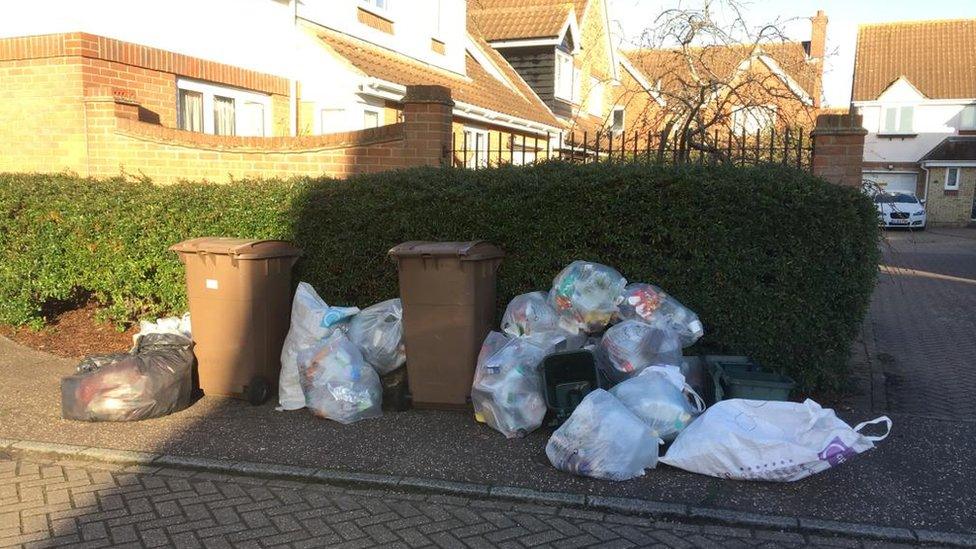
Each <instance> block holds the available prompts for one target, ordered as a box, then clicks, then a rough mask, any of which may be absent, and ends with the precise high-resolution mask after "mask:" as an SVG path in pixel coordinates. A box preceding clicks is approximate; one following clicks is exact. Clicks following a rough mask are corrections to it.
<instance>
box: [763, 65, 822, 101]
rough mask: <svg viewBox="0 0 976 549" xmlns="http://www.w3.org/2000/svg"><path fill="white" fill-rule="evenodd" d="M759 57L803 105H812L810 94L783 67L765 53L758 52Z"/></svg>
mask: <svg viewBox="0 0 976 549" xmlns="http://www.w3.org/2000/svg"><path fill="white" fill-rule="evenodd" d="M759 59H760V60H761V61H762V62H763V63H764V64H765V65H766V67H768V68H769V70H770V71H771V72H772V73H773V74H775V75H776V76H777V77H778V78H779V79H780V80H782V81H783V83H784V84H786V87H788V88H789V89H790V91H791V92H793V94H794V95H796V96H797V97H798V98H799V99H800V101H801V102H802V103H803V104H804V105H807V106H808V107H809V106H811V105H813V98H811V97H810V94H808V93H807V92H806V90H804V89H803V87H802V86H800V85H799V84H798V83H797V82H796V80H793V77H792V76H790V75H789V74H787V72H786V71H784V70H783V67H781V66H780V65H779V63H777V62H776V60H775V59H773V58H772V57H770V56H769V55H767V54H765V53H760V54H759Z"/></svg>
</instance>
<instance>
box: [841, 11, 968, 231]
mask: <svg viewBox="0 0 976 549" xmlns="http://www.w3.org/2000/svg"><path fill="white" fill-rule="evenodd" d="M974 73H976V19H966V20H954V21H910V22H901V23H886V24H872V25H862V26H861V27H860V28H859V30H858V36H857V52H856V55H855V62H854V82H853V88H852V97H851V110H852V112H855V113H857V114H861V115H862V116H863V121H864V129H865V130H867V132H868V134H867V136H866V137H865V144H864V168H863V169H864V173H863V177H864V179H865V180H867V181H871V182H874V183H876V184H878V185H880V186H882V187H884V188H885V189H887V190H889V191H896V192H905V193H911V194H915V195H916V196H918V197H919V198H921V199H924V200H925V201H926V203H925V204H926V210H927V213H928V215H927V222H928V223H930V224H933V225H956V226H961V225H966V224H968V223H970V222H972V220H973V219H976V204H974V194H976V147H974V146H973V144H972V142H973V140H974V136H976V79H974V78H973V74H974Z"/></svg>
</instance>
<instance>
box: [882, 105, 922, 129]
mask: <svg viewBox="0 0 976 549" xmlns="http://www.w3.org/2000/svg"><path fill="white" fill-rule="evenodd" d="M914 118H915V107H913V106H912V105H906V106H901V107H885V108H884V110H883V111H882V113H881V133H883V134H884V133H887V134H899V133H903V134H910V133H913V132H914V130H915V124H914V121H913V119H914Z"/></svg>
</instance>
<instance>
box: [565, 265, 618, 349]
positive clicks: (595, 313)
mask: <svg viewBox="0 0 976 549" xmlns="http://www.w3.org/2000/svg"><path fill="white" fill-rule="evenodd" d="M626 284H627V280H626V279H625V278H624V277H623V276H621V274H620V273H618V272H617V271H616V270H614V269H613V268H611V267H607V266H606V265H601V264H599V263H591V262H589V261H574V262H572V263H570V264H569V266H567V267H566V268H565V269H563V270H562V271H561V272H560V273H559V274H558V275H556V278H555V280H553V283H552V289H551V290H550V291H549V305H550V306H551V307H552V308H553V309H554V310H555V311H556V313H557V314H558V315H559V317H560V325H561V326H562V327H563V328H564V329H566V330H568V331H570V332H576V331H583V332H586V333H596V332H600V331H602V330H604V329H605V328H606V327H607V325H608V324H609V323H610V320H611V319H612V318H613V316H614V315H615V314H616V313H617V305H618V304H619V303H620V299H621V293H622V292H623V289H624V286H626Z"/></svg>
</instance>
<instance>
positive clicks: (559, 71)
mask: <svg viewBox="0 0 976 549" xmlns="http://www.w3.org/2000/svg"><path fill="white" fill-rule="evenodd" d="M567 66H568V68H569V71H568V72H569V74H568V75H567V74H566V72H567V71H566V68H567ZM553 72H554V73H555V74H554V75H553V94H554V95H555V96H556V99H562V100H564V101H572V100H573V90H574V86H575V85H574V83H573V80H575V77H576V73H577V71H576V66H575V64H574V63H573V56H572V55H569V54H568V53H566V52H564V51H560V50H558V49H557V50H556V70H555V71H553ZM567 78H568V79H569V80H568V81H567Z"/></svg>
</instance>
